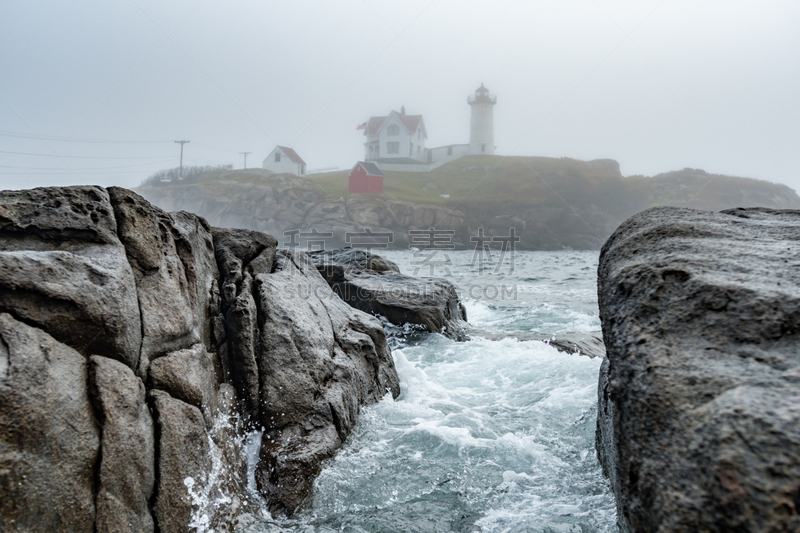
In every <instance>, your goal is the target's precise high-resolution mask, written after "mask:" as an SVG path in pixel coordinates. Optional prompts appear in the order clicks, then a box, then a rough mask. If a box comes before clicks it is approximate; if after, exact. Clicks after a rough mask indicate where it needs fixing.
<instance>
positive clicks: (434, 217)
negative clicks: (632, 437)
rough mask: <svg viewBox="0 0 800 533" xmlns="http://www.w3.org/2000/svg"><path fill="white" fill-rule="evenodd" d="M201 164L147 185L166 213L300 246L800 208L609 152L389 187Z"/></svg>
mask: <svg viewBox="0 0 800 533" xmlns="http://www.w3.org/2000/svg"><path fill="white" fill-rule="evenodd" d="M192 170H193V171H192V172H189V173H188V174H187V177H186V179H185V180H178V179H177V172H174V173H173V174H174V175H175V177H176V179H173V180H172V181H171V182H169V183H163V182H161V181H160V179H159V175H154V176H153V177H152V178H150V179H148V180H146V182H145V183H144V184H143V185H142V186H141V187H139V188H138V189H137V192H138V193H140V194H141V195H142V196H144V197H145V198H147V199H148V200H149V201H150V202H152V203H153V204H155V205H158V206H159V207H161V208H162V209H165V210H167V211H177V210H185V211H190V212H192V213H197V214H199V215H201V216H203V217H204V218H205V219H206V220H208V221H209V222H210V223H211V224H212V225H214V226H220V227H237V228H249V229H253V230H257V231H260V232H263V233H268V234H270V235H274V236H275V237H277V238H278V240H279V241H280V242H281V243H286V242H291V241H294V242H296V243H297V244H299V246H300V249H318V247H319V243H320V241H322V240H324V242H325V248H326V249H329V250H330V249H334V248H341V247H347V246H351V245H352V244H353V243H354V242H356V241H355V240H354V239H355V238H356V237H354V235H356V234H360V233H362V234H363V233H365V232H366V230H367V229H369V230H370V231H372V232H375V233H383V234H390V235H392V239H391V241H389V240H388V239H375V242H378V243H381V244H386V245H388V246H389V248H395V249H406V250H407V249H409V247H411V246H416V247H418V248H425V247H426V246H429V244H428V240H427V239H426V238H425V237H424V235H420V234H416V235H415V232H419V231H427V230H429V229H430V228H435V229H436V230H437V231H439V232H441V235H442V236H444V235H447V237H440V240H439V242H440V243H446V244H452V245H453V246H454V247H455V248H456V249H474V247H475V246H476V244H475V241H473V240H471V239H472V238H476V237H478V236H479V234H480V235H483V236H485V237H489V238H491V237H496V238H498V239H500V238H502V237H504V236H508V235H510V229H511V228H514V232H515V236H516V237H517V238H519V241H518V242H517V243H516V248H517V249H518V250H564V249H574V250H599V249H600V247H601V246H602V245H603V242H605V240H606V239H607V238H608V237H609V236H610V235H611V234H612V233H613V232H614V230H615V229H616V228H617V227H618V226H619V225H620V224H621V223H622V222H624V221H625V220H626V219H627V218H629V217H631V216H632V215H634V214H635V213H638V212H640V211H642V210H645V209H649V208H651V207H655V206H680V207H691V208H695V209H702V210H711V211H719V210H722V209H727V208H734V207H737V206H742V205H752V206H763V207H770V208H776V209H800V197H798V196H797V194H796V193H795V191H793V190H792V189H791V188H789V187H787V186H786V185H780V184H775V183H770V182H768V181H763V180H756V179H748V178H738V177H732V176H724V175H719V174H712V173H707V172H704V171H703V170H699V169H689V168H686V169H683V170H680V171H676V172H668V173H665V174H659V175H657V176H652V177H645V176H623V174H622V172H621V171H620V165H619V163H617V162H616V161H613V160H610V159H601V160H595V161H578V160H575V159H569V158H558V159H556V158H548V157H516V156H514V157H503V156H467V157H462V158H460V159H458V160H456V161H451V162H449V163H447V164H446V165H443V166H442V167H439V168H437V169H435V170H433V171H431V172H394V171H387V172H385V173H384V192H383V194H354V193H349V192H348V185H347V183H348V172H347V171H339V172H330V173H325V174H313V175H309V176H303V177H300V176H292V175H286V174H279V175H276V174H273V173H271V172H270V171H268V170H263V169H247V170H233V169H227V168H225V169H222V168H217V169H214V168H207V169H202V168H196V169H192ZM313 231H316V232H317V233H319V234H322V235H324V236H322V235H317V236H314V235H313V234H312V232H313ZM290 232H291V233H294V235H290V234H288V233H290ZM361 239H363V237H361ZM492 245H493V246H499V245H500V244H499V242H494V243H493V244H492ZM353 247H355V246H353Z"/></svg>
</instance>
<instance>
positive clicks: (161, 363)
mask: <svg viewBox="0 0 800 533" xmlns="http://www.w3.org/2000/svg"><path fill="white" fill-rule="evenodd" d="M219 374H220V369H219V364H218V363H217V361H216V355H215V354H213V353H208V351H207V350H206V347H205V345H204V344H203V343H197V344H195V345H194V346H192V347H191V348H187V349H185V350H178V351H175V352H170V353H168V354H167V355H165V356H163V357H159V358H158V359H156V360H155V361H153V362H152V363H151V364H150V372H149V375H148V384H149V388H151V389H158V390H162V391H164V392H167V393H169V394H170V396H172V397H173V398H176V399H178V400H181V401H183V402H186V403H188V404H189V405H193V406H195V407H197V408H198V409H200V411H202V412H203V415H204V417H205V419H206V424H207V425H208V426H209V427H210V426H211V424H212V422H213V419H214V415H215V414H216V411H217V407H218V406H217V396H218V392H219V384H220V382H221V379H220V376H219Z"/></svg>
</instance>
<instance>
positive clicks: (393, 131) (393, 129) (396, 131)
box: [386, 124, 400, 137]
mask: <svg viewBox="0 0 800 533" xmlns="http://www.w3.org/2000/svg"><path fill="white" fill-rule="evenodd" d="M386 133H388V134H389V135H391V136H392V137H394V136H395V135H400V126H398V125H397V124H389V127H388V128H386Z"/></svg>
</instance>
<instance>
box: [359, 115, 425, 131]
mask: <svg viewBox="0 0 800 533" xmlns="http://www.w3.org/2000/svg"><path fill="white" fill-rule="evenodd" d="M392 113H394V114H395V115H397V116H398V118H399V119H400V122H402V123H403V126H405V127H406V129H407V130H408V131H409V132H411V133H414V132H415V131H417V128H418V127H419V122H420V120H422V115H403V114H401V113H398V112H397V111H392ZM387 118H389V117H369V122H367V129H366V130H364V135H375V134H376V133H378V130H379V129H380V127H381V125H383V123H384V122H386V119H387Z"/></svg>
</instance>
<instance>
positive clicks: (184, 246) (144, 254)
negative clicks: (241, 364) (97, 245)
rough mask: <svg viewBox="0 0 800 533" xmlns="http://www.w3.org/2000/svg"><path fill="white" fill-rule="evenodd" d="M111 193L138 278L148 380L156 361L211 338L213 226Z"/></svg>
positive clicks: (122, 192) (141, 365)
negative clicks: (192, 221) (151, 364)
mask: <svg viewBox="0 0 800 533" xmlns="http://www.w3.org/2000/svg"><path fill="white" fill-rule="evenodd" d="M108 193H109V195H110V198H111V204H112V205H113V207H114V213H115V215H116V218H117V231H118V233H119V237H120V240H121V241H122V243H123V244H124V245H125V252H126V253H127V256H128V260H129V262H130V265H131V267H132V269H133V274H134V278H135V280H136V291H137V295H138V303H139V310H140V313H141V324H142V348H141V360H140V363H139V369H138V373H139V375H140V376H146V375H147V367H148V366H149V364H150V361H152V360H153V359H154V358H156V357H158V356H159V355H163V354H165V353H167V352H170V351H174V350H180V349H183V348H188V347H190V346H192V345H194V344H196V343H198V342H201V341H203V338H204V337H205V338H208V337H209V336H210V331H211V326H210V322H209V320H208V318H209V304H210V303H211V302H212V301H213V299H214V293H213V292H212V293H210V291H214V290H215V289H214V284H213V283H211V280H212V279H213V276H214V275H215V272H216V269H214V268H213V266H212V265H214V266H215V261H214V259H213V248H212V246H211V242H212V240H211V233H210V231H209V229H210V228H209V227H208V225H207V224H204V223H202V222H200V221H199V219H197V217H194V218H195V220H197V223H195V224H190V220H188V219H189V218H191V217H192V216H191V215H187V214H180V215H179V216H177V217H173V216H172V215H170V214H169V213H166V212H165V211H162V210H161V209H159V208H158V207H155V206H153V205H151V204H150V203H149V202H148V201H147V200H145V199H144V198H142V197H141V196H139V195H138V194H136V193H134V192H131V191H129V190H127V189H122V188H119V187H110V188H109V189H108ZM198 233H199V235H198ZM204 256H207V257H204Z"/></svg>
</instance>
